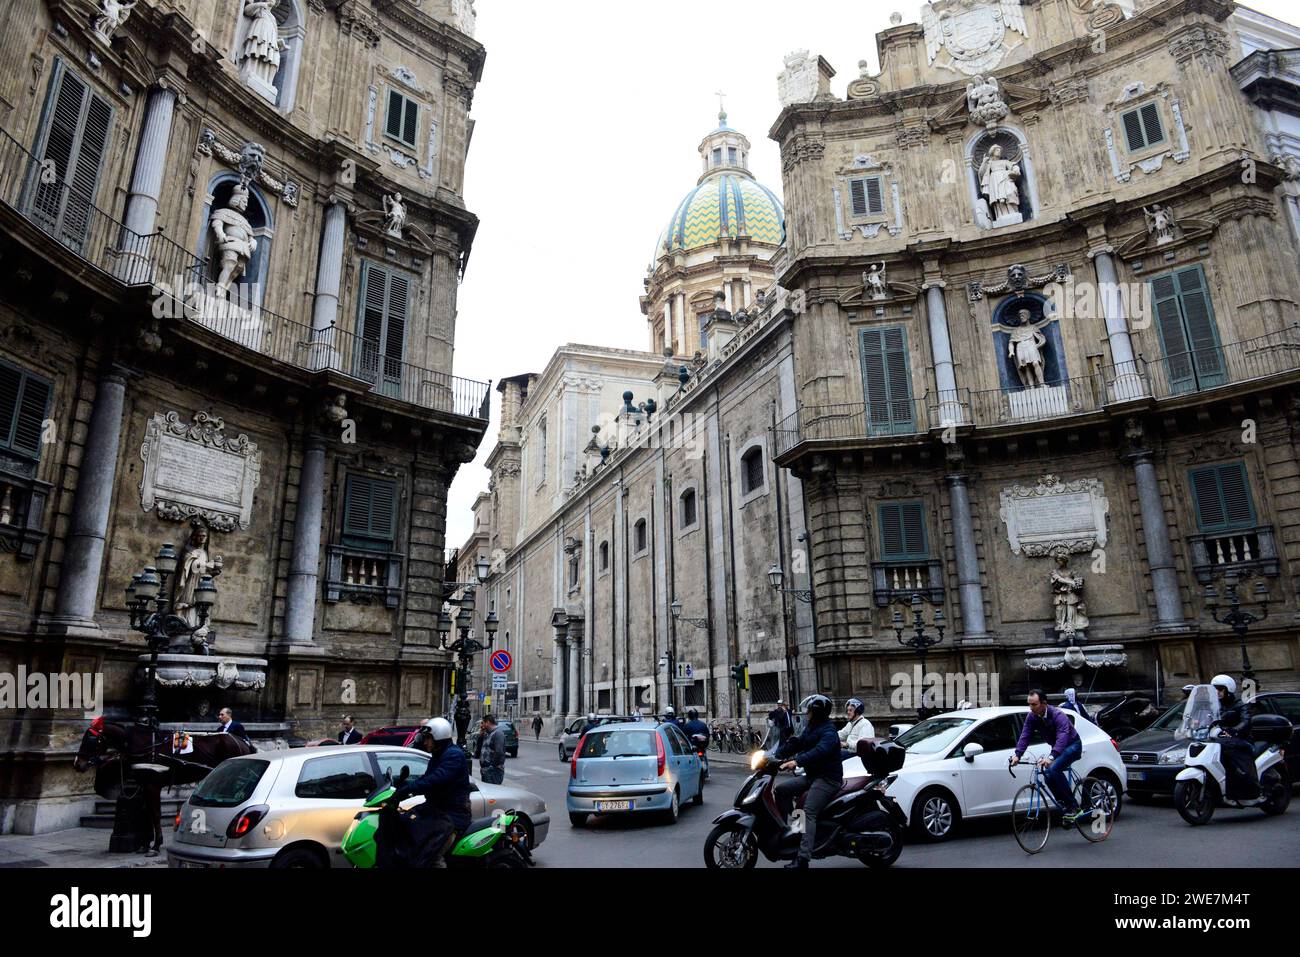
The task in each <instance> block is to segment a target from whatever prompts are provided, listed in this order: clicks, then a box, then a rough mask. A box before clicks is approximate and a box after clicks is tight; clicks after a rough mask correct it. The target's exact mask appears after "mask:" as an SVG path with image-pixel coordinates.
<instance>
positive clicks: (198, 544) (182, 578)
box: [175, 521, 225, 654]
mask: <svg viewBox="0 0 1300 957" xmlns="http://www.w3.org/2000/svg"><path fill="white" fill-rule="evenodd" d="M193 529H194V530H193V531H192V532H191V533H190V540H189V542H188V543H186V546H185V554H184V555H182V556H181V560H180V565H179V566H178V567H177V570H176V575H177V577H176V605H175V608H176V614H177V615H178V616H179V617H181V618H184V619H185V620H186V621H187V622H188V623H189V626H190V627H191V628H194V627H195V626H197V625H198V623H199V617H198V611H197V610H196V609H195V608H194V589H195V588H197V587H198V584H199V582H200V581H202V580H203V578H204V576H208V575H210V576H211V577H213V578H216V577H217V576H218V575H220V574H221V570H222V568H223V567H224V565H225V559H223V558H222V557H221V556H220V555H218V556H216V557H215V558H211V557H209V554H208V527H207V526H206V525H205V524H204V523H203V522H201V521H195V522H194V523H193ZM209 625H210V622H209V624H205V625H204V626H203V627H202V628H200V629H199V630H198V631H196V632H195V633H194V637H193V642H194V646H195V650H197V651H199V652H200V653H201V654H207V653H208V634H209V632H210V628H209Z"/></svg>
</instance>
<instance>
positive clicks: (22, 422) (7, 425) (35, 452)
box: [0, 362, 53, 461]
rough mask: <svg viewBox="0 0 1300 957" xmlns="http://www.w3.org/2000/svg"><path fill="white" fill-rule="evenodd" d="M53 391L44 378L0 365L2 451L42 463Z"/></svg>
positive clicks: (14, 367) (13, 367)
mask: <svg viewBox="0 0 1300 957" xmlns="http://www.w3.org/2000/svg"><path fill="white" fill-rule="evenodd" d="M52 391H53V390H52V387H51V385H50V383H49V382H47V381H46V380H45V379H41V378H38V377H36V376H34V375H31V374H30V373H27V372H24V371H23V370H22V369H19V368H18V367H17V366H11V365H9V363H7V362H0V449H6V450H8V451H10V452H13V453H14V454H16V455H21V456H22V457H23V458H29V459H35V460H37V461H39V460H40V457H41V433H42V431H43V426H44V423H45V416H46V414H47V412H48V411H49V406H50V395H51V393H52Z"/></svg>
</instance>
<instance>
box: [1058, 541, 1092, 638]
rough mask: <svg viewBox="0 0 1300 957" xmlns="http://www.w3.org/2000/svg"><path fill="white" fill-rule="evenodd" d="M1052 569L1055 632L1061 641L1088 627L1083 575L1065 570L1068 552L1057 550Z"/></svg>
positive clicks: (1068, 559) (1076, 635)
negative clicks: (1054, 566)
mask: <svg viewBox="0 0 1300 957" xmlns="http://www.w3.org/2000/svg"><path fill="white" fill-rule="evenodd" d="M1055 557H1056V568H1055V569H1053V570H1052V604H1053V605H1055V606H1056V632H1057V634H1059V635H1060V636H1061V640H1062V641H1071V640H1073V639H1074V638H1076V637H1078V636H1079V635H1080V634H1081V633H1082V632H1083V631H1084V630H1085V629H1086V628H1087V627H1088V615H1087V606H1085V605H1084V602H1083V576H1081V575H1072V574H1070V572H1069V571H1068V570H1067V568H1066V566H1067V565H1068V564H1069V561H1070V558H1069V555H1068V554H1064V553H1063V552H1058V553H1056V555H1055Z"/></svg>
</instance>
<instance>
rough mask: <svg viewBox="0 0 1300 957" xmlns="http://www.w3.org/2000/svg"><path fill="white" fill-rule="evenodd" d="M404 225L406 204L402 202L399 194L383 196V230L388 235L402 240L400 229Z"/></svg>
mask: <svg viewBox="0 0 1300 957" xmlns="http://www.w3.org/2000/svg"><path fill="white" fill-rule="evenodd" d="M405 225H406V204H405V203H403V202H402V194H401V193H393V194H391V195H390V194H388V193H385V194H384V229H385V230H387V232H388V235H390V236H396V237H397V238H398V239H401V238H402V227H403V226H405Z"/></svg>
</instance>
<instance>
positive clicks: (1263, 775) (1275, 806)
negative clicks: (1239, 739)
mask: <svg viewBox="0 0 1300 957" xmlns="http://www.w3.org/2000/svg"><path fill="white" fill-rule="evenodd" d="M1218 721H1219V696H1218V693H1217V691H1216V690H1215V689H1214V688H1213V687H1212V686H1210V685H1197V686H1196V687H1195V688H1194V689H1193V690H1192V692H1191V693H1190V694H1189V695H1188V697H1187V706H1186V708H1185V709H1184V711H1183V724H1182V726H1181V727H1180V728H1179V729H1178V731H1176V732H1175V734H1174V736H1175V737H1176V738H1180V739H1186V740H1188V741H1189V744H1188V746H1187V757H1186V758H1184V759H1183V770H1182V771H1181V772H1179V774H1178V777H1177V778H1176V779H1175V784H1174V807H1176V808H1178V813H1179V814H1180V815H1181V816H1182V818H1183V820H1184V821H1186V822H1187V823H1188V824H1192V825H1198V824H1208V823H1209V822H1210V818H1212V817H1213V816H1214V809H1215V808H1216V807H1217V806H1218V805H1220V804H1222V805H1223V806H1225V807H1235V808H1246V807H1257V808H1259V809H1260V810H1262V811H1263V812H1264V813H1265V814H1281V813H1283V812H1284V811H1285V810H1286V809H1287V805H1288V804H1290V803H1291V775H1290V771H1289V770H1288V768H1287V766H1286V751H1285V748H1286V745H1288V744H1289V743H1290V741H1291V734H1292V729H1291V722H1289V721H1287V720H1286V719H1285V718H1283V717H1282V716H1281V715H1256V716H1255V717H1254V718H1253V719H1251V735H1252V736H1253V737H1254V738H1255V745H1254V750H1255V771H1256V773H1257V774H1258V775H1259V797H1257V798H1255V799H1253V800H1249V801H1236V800H1230V799H1228V798H1226V797H1224V796H1223V795H1224V790H1225V787H1226V784H1227V772H1226V771H1225V769H1224V767H1223V746H1222V744H1221V743H1220V742H1219V740H1218V739H1220V738H1223V737H1226V736H1227V735H1226V732H1224V730H1223V729H1222V728H1221V727H1219V724H1218ZM1284 726H1285V727H1284Z"/></svg>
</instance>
